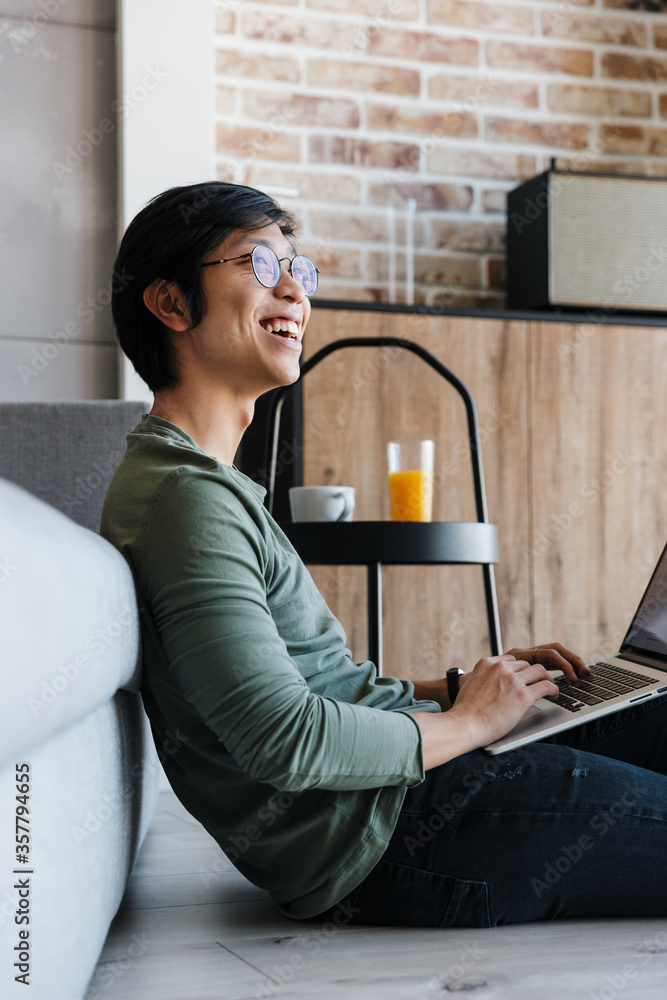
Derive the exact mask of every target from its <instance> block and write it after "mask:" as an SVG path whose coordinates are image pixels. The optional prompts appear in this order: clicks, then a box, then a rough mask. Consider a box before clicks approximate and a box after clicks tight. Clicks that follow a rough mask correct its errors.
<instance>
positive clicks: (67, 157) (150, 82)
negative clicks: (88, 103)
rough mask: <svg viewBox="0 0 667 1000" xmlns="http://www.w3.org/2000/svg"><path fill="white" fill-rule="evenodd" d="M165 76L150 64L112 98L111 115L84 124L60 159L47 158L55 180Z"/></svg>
mask: <svg viewBox="0 0 667 1000" xmlns="http://www.w3.org/2000/svg"><path fill="white" fill-rule="evenodd" d="M168 79H169V73H166V72H165V71H164V70H163V69H160V67H159V66H150V67H149V68H148V69H147V70H146V72H145V73H144V75H143V77H142V78H141V81H140V82H139V83H136V84H135V85H134V86H133V87H131V88H130V89H129V90H128V91H125V92H124V93H123V94H122V95H121V96H120V97H118V98H116V100H114V101H112V103H111V106H110V109H109V110H110V112H111V114H112V115H113V117H112V118H107V117H104V118H100V120H99V121H98V123H97V125H96V126H95V127H94V128H91V129H87V128H84V129H83V130H82V132H81V136H80V138H79V139H78V140H77V142H76V144H74V145H68V146H66V147H65V153H64V156H63V160H62V162H61V161H60V160H53V161H52V162H51V169H52V170H53V173H54V174H55V177H56V180H58V181H62V180H64V179H65V177H68V176H69V175H70V174H72V173H73V172H74V171H75V170H76V169H77V167H80V166H81V164H82V163H83V161H84V160H85V159H86V158H87V157H89V156H90V154H91V153H92V152H93V150H95V149H97V147H98V146H101V145H102V143H103V142H104V139H105V137H106V136H107V135H110V134H111V133H112V132H115V131H116V129H117V127H118V122H119V121H123V120H124V119H125V118H127V116H128V115H129V114H131V112H132V111H135V110H136V109H137V108H138V107H139V106H140V105H141V104H143V103H144V101H145V100H146V99H147V98H148V97H149V96H150V94H151V93H152V92H153V91H154V90H157V88H158V87H159V86H161V84H162V83H164V81H165V80H168Z"/></svg>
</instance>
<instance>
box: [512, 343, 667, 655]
mask: <svg viewBox="0 0 667 1000" xmlns="http://www.w3.org/2000/svg"><path fill="white" fill-rule="evenodd" d="M529 343H530V354H531V367H530V380H529V393H530V412H531V437H532V456H533V457H532V471H531V483H530V492H531V493H532V497H533V504H532V509H533V515H532V516H533V523H532V526H531V539H530V544H529V547H528V550H526V551H525V552H524V556H525V559H526V562H527V563H528V564H529V565H530V566H531V574H532V576H533V579H534V616H535V618H534V626H535V627H534V631H535V635H536V642H539V641H549V640H552V639H557V638H561V641H563V642H566V643H568V644H570V645H571V646H572V647H573V648H576V649H577V650H580V651H581V652H582V655H584V656H585V657H587V658H588V657H593V656H596V655H599V654H603V653H605V652H610V651H612V650H615V649H617V648H618V646H619V644H620V642H621V640H622V638H623V635H624V634H625V630H626V628H627V625H628V623H629V620H630V618H631V616H632V613H633V611H634V610H635V607H636V605H637V602H638V600H639V598H640V596H641V594H642V592H643V590H644V588H645V586H646V584H647V582H648V578H649V576H650V573H651V571H652V569H653V566H654V564H655V562H656V560H657V557H658V555H659V553H660V551H661V549H662V547H663V545H664V543H665V540H666V539H667V497H666V495H665V493H666V490H665V482H666V479H665V472H666V468H667V466H666V459H667V433H666V432H667V394H666V393H665V386H666V385H667V330H664V329H661V328H659V327H643V328H642V327H620V326H619V327H610V326H609V327H608V326H604V327H603V326H600V325H595V324H587V325H585V326H577V325H573V324H571V323H567V324H566V323H562V324H560V323H536V324H533V325H531V329H530V341H529Z"/></svg>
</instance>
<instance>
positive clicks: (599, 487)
mask: <svg viewBox="0 0 667 1000" xmlns="http://www.w3.org/2000/svg"><path fill="white" fill-rule="evenodd" d="M640 459H641V456H639V455H632V454H629V453H624V452H622V451H620V449H618V448H617V449H616V451H615V452H614V455H613V459H612V461H611V463H610V464H609V466H608V467H607V468H606V469H604V471H603V472H602V473H601V474H600V475H599V476H595V477H594V478H593V479H590V480H587V481H586V482H585V483H584V484H583V486H582V487H581V488H580V490H579V496H580V497H581V500H582V501H585V504H588V505H589V506H590V505H592V504H595V503H597V502H598V500H599V499H600V497H601V496H603V495H604V494H605V493H606V492H607V491H608V490H609V489H610V488H611V487H612V486H613V485H614V483H615V482H616V481H617V480H618V479H619V478H620V477H621V476H623V475H625V473H626V472H627V471H628V469H630V468H631V467H632V466H633V465H635V464H636V463H637V462H639V461H640ZM585 511H586V507H585V506H584V504H583V503H581V502H580V501H579V500H573V501H572V502H571V503H570V504H568V506H567V508H566V509H565V510H562V511H556V512H554V513H552V514H551V516H550V518H549V523H548V525H547V526H546V527H544V528H540V529H538V530H537V531H535V532H534V533H533V544H532V547H531V546H528V545H523V546H522V547H521V554H522V555H523V557H524V558H525V559H526V560H528V561H531V560H535V559H539V558H540V557H541V556H543V555H544V554H545V553H546V552H547V551H548V550H549V549H550V548H551V546H552V545H553V544H554V542H557V541H558V539H559V538H561V537H562V536H563V535H564V534H565V532H566V531H568V530H569V529H570V528H571V527H572V525H573V524H574V522H575V521H577V520H578V519H579V518H581V517H583V515H584V513H585Z"/></svg>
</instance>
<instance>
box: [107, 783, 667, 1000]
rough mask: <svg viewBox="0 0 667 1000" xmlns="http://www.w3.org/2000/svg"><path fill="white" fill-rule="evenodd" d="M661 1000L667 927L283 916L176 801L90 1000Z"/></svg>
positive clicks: (159, 824)
mask: <svg viewBox="0 0 667 1000" xmlns="http://www.w3.org/2000/svg"><path fill="white" fill-rule="evenodd" d="M452 993H462V994H463V993H465V994H466V995H472V996H473V997H474V998H475V1000H501V998H502V1000H538V998H539V1000H561V998H562V1000H566V998H567V1000H572V998H575V1000H578V998H581V1000H614V998H615V997H617V996H620V997H622V998H623V1000H625V998H638V1000H639V998H641V1000H664V998H665V996H666V995H667V920H665V919H661V920H635V921H629V920H607V921H600V920H595V921H567V922H565V921H563V922H555V923H541V924H522V925H515V926H512V927H495V928H489V929H485V930H474V929H467V928H466V929H449V930H439V929H438V930H431V929H423V930H411V929H407V928H406V929H402V928H396V929H395V928H391V929H383V928H365V927H341V928H336V927H334V926H333V925H332V924H328V925H327V924H319V923H317V922H314V921H311V922H306V923H297V922H294V921H291V920H287V919H285V918H283V917H282V916H280V914H279V913H278V911H277V910H276V909H275V907H274V906H273V904H272V903H271V902H270V900H269V899H268V897H267V895H266V894H265V893H264V892H262V891H261V890H259V889H257V888H255V887H254V886H252V885H251V884H250V883H249V882H247V881H246V880H245V879H244V878H243V876H242V875H240V874H239V873H238V872H237V871H236V870H235V869H234V868H233V867H232V865H231V864H230V863H229V862H228V861H227V860H226V858H225V857H224V855H223V854H222V852H221V851H220V849H219V848H218V847H217V845H216V843H215V841H213V840H212V839H211V837H210V836H209V835H208V834H207V833H206V832H205V830H204V829H203V828H202V827H201V825H200V824H199V823H197V822H196V820H194V819H193V818H192V817H191V816H190V815H189V814H188V813H187V812H186V811H185V810H184V809H183V807H182V806H181V804H180V803H179V802H178V800H177V799H176V797H175V796H174V794H173V792H172V791H171V790H163V791H161V792H160V795H159V800H158V805H157V808H156V812H155V815H154V817H153V820H152V823H151V827H150V829H149V832H148V834H147V837H146V840H145V841H144V844H143V846H142V849H141V852H140V855H139V857H138V860H137V863H136V865H135V868H134V872H133V874H132V876H131V878H130V882H129V884H128V888H127V891H126V893H125V897H124V899H123V902H122V904H121V907H120V910H119V912H118V914H117V916H116V918H115V920H114V922H113V924H112V926H111V929H110V931H109V935H108V938H107V941H106V944H105V946H104V950H103V952H102V955H101V958H100V961H99V963H98V966H97V969H96V971H95V973H94V975H93V978H92V980H91V983H90V988H89V992H88V994H87V996H89V997H91V998H94V1000H209V998H210V1000H255V998H262V997H269V998H272V997H276V998H283V1000H292V998H294V1000H297V998H309V1000H329V998H334V997H335V998H337V1000H340V998H344V1000H437V998H439V997H443V996H444V995H448V994H452Z"/></svg>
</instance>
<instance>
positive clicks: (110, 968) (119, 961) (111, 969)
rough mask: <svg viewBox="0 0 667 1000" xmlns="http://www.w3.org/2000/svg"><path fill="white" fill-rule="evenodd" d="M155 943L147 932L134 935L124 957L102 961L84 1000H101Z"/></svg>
mask: <svg viewBox="0 0 667 1000" xmlns="http://www.w3.org/2000/svg"><path fill="white" fill-rule="evenodd" d="M154 943H155V942H154V941H152V940H150V939H149V938H148V936H147V934H146V933H145V932H144V933H142V934H132V935H131V937H130V943H129V944H128V946H127V948H126V949H125V954H124V955H121V957H120V958H114V959H112V960H110V961H104V960H100V962H99V963H98V965H97V968H96V969H95V972H94V974H93V977H92V979H91V982H90V984H89V986H88V989H87V990H86V993H85V994H84V997H83V1000H101V997H103V995H104V990H108V989H109V988H110V987H111V986H113V985H114V984H115V983H116V982H117V981H118V979H120V978H121V976H124V975H125V973H126V972H127V970H128V969H129V968H130V967H131V966H132V965H133V963H134V962H135V961H136V960H137V959H138V958H140V957H141V956H142V955H145V954H146V952H147V951H148V950H149V946H150V945H151V944H154ZM70 1000H74V998H73V997H71V998H70Z"/></svg>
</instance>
